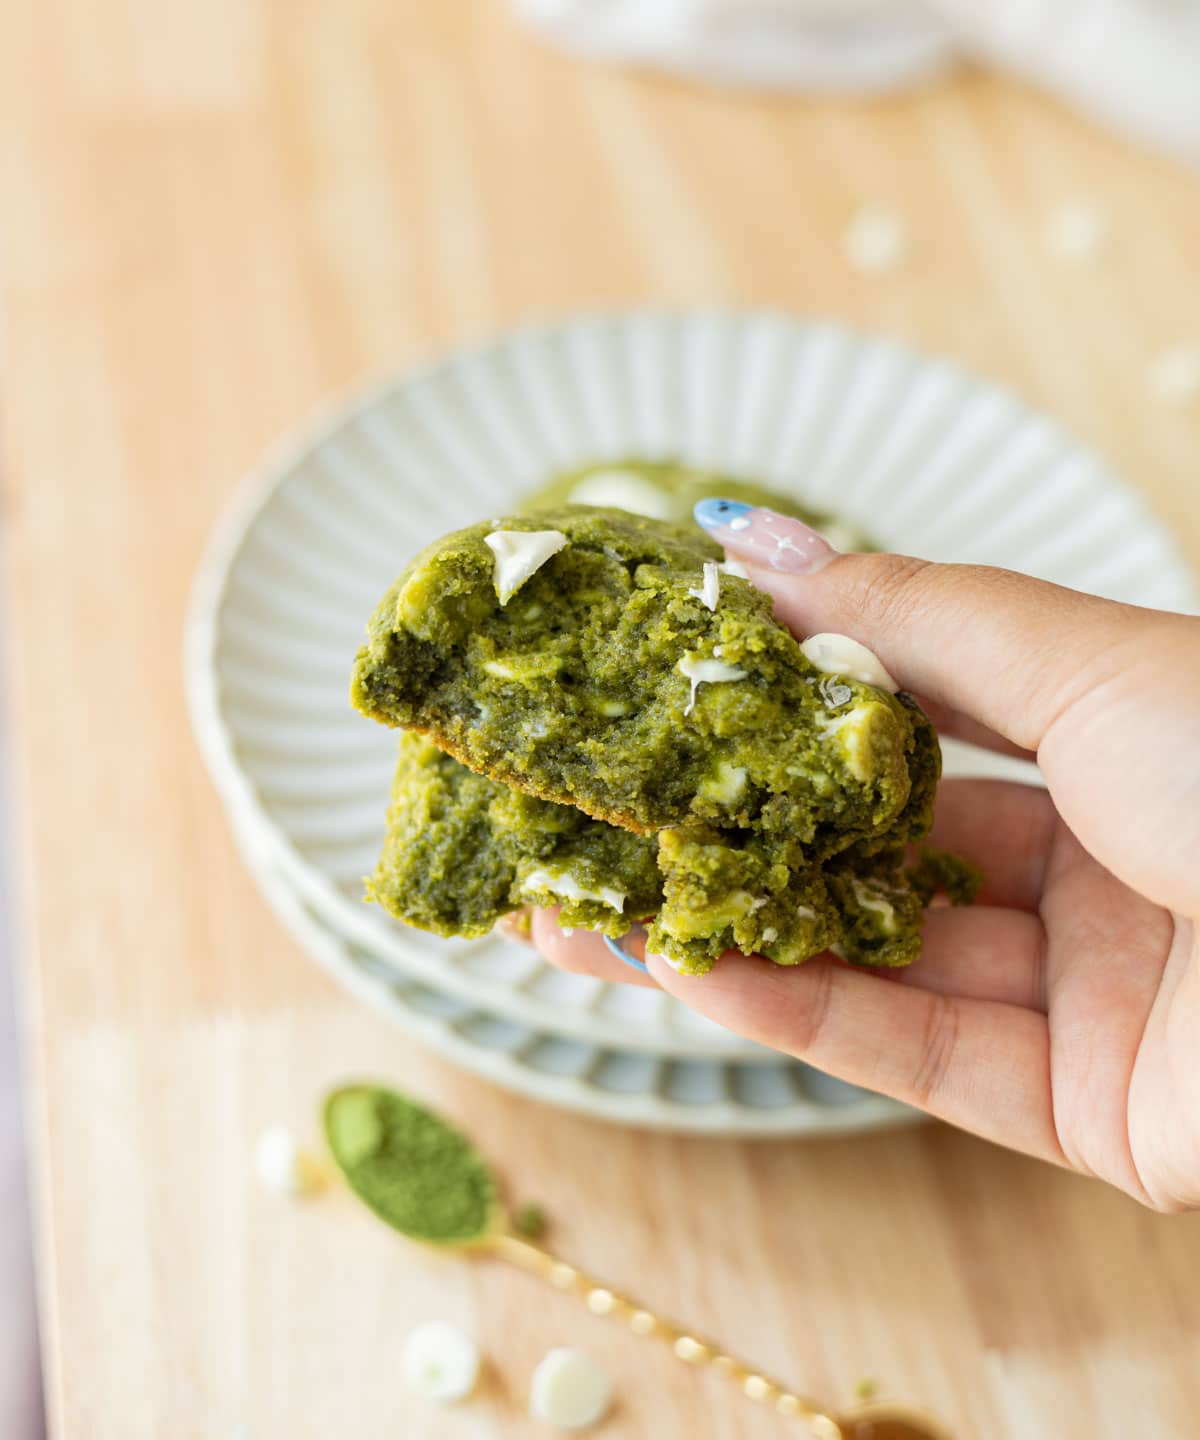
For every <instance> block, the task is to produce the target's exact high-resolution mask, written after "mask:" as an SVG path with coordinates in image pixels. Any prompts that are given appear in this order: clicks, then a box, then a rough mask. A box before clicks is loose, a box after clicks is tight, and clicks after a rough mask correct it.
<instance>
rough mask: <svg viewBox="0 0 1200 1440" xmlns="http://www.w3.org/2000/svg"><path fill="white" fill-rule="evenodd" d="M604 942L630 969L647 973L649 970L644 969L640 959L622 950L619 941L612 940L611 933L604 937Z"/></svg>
mask: <svg viewBox="0 0 1200 1440" xmlns="http://www.w3.org/2000/svg"><path fill="white" fill-rule="evenodd" d="M604 943H605V944H606V945H607V946H608V948H609V949H610V950H611V951H612V953H613V954H614V955H615V956H616V957H617V959H618V960H624V962H625V963H626V965H628V966H629V968H630V969H631V970H640V971H641V972H642V974H643V975H649V973H650V972H649V970H647V969H646V967H645V965H643V964H642V962H641V961H640V960H638V959H635V957H634V956H632V955H630V954H629V952H628V951H627V950H622V948H621V945H620V942H619V941H617V940H614V939H613V938H612V936H611V935H606V936H605V937H604Z"/></svg>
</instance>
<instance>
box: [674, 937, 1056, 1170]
mask: <svg viewBox="0 0 1200 1440" xmlns="http://www.w3.org/2000/svg"><path fill="white" fill-rule="evenodd" d="M646 960H647V964H648V966H649V968H650V973H651V974H652V975H653V976H654V978H655V980H657V981H658V983H659V984H660V985H661V986H662V988H663V989H664V990H666V991H668V992H669V993H670V994H672V995H675V996H677V997H678V998H679V999H680V1000H682V1001H683V1002H684V1004H686V1005H689V1006H690V1007H691V1008H692V1009H693V1010H697V1011H699V1013H700V1014H702V1015H707V1016H708V1017H709V1019H711V1020H715V1021H717V1023H718V1024H720V1025H724V1026H726V1027H727V1028H728V1029H730V1030H735V1031H736V1032H737V1033H738V1034H739V1035H745V1036H746V1037H747V1038H748V1039H751V1040H757V1041H758V1042H759V1043H760V1044H762V1045H766V1046H769V1047H770V1048H771V1049H774V1050H782V1051H783V1052H784V1053H785V1054H788V1055H794V1056H795V1057H796V1059H798V1060H805V1061H808V1062H809V1063H810V1064H813V1065H815V1066H816V1067H817V1068H818V1069H820V1070H824V1071H825V1072H826V1073H827V1074H830V1075H834V1076H836V1077H837V1078H838V1079H839V1080H845V1081H848V1082H849V1083H850V1084H852V1085H861V1086H863V1087H864V1088H866V1089H868V1090H875V1091H878V1092H880V1093H882V1094H884V1095H890V1096H892V1097H893V1098H894V1099H897V1100H902V1101H904V1102H905V1103H906V1104H909V1105H914V1106H916V1107H917V1108H918V1109H920V1110H924V1111H926V1112H927V1113H928V1114H930V1115H936V1116H938V1117H939V1118H940V1119H942V1120H948V1121H950V1123H951V1124H953V1125H958V1126H960V1127H961V1128H962V1129H964V1130H971V1131H973V1132H974V1133H975V1134H976V1135H982V1136H983V1137H984V1138H985V1139H988V1140H996V1141H999V1142H1000V1143H1001V1144H1004V1145H1008V1146H1010V1147H1012V1148H1014V1149H1018V1150H1023V1151H1025V1152H1026V1153H1027V1154H1029V1155H1036V1156H1039V1157H1040V1158H1041V1159H1043V1160H1050V1161H1053V1162H1054V1163H1056V1164H1059V1165H1062V1164H1065V1163H1066V1161H1065V1158H1064V1156H1063V1151H1062V1147H1061V1145H1060V1144H1059V1140H1058V1134H1057V1131H1056V1129H1055V1125H1054V1116H1053V1107H1052V1102H1051V1095H1050V1030H1049V1025H1048V1023H1047V1020H1046V1017H1045V1016H1044V1015H1042V1014H1040V1013H1038V1012H1037V1011H1035V1010H1028V1009H1025V1008H1024V1007H1022V1006H1019V1005H1010V1004H1005V1003H1003V1002H1000V1001H994V1000H975V999H967V998H964V997H962V996H959V995H952V994H945V993H940V992H936V991H933V990H922V989H918V988H916V987H915V986H906V985H896V984H894V983H893V982H892V981H890V980H889V979H887V978H886V977H885V976H882V975H877V974H873V973H872V972H870V971H868V970H857V969H853V968H852V967H850V966H846V965H839V964H837V963H836V962H835V961H833V960H832V959H829V958H828V957H818V958H817V959H815V960H810V961H808V962H807V963H806V964H804V965H799V966H796V967H794V968H790V969H783V968H780V967H778V966H774V965H764V964H763V963H762V961H761V960H755V959H750V958H747V957H746V956H744V955H737V954H732V953H730V954H726V955H724V956H723V957H722V958H721V959H720V960H719V961H718V962H717V965H716V968H715V969H714V970H712V971H711V972H710V973H709V974H708V975H705V976H701V977H696V976H688V975H679V974H677V973H676V972H675V971H674V970H673V969H672V968H671V966H670V965H669V964H668V963H667V962H666V961H665V960H663V959H662V958H661V957H659V956H655V955H648V956H647V957H646Z"/></svg>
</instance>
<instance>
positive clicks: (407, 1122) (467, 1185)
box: [324, 1085, 949, 1440]
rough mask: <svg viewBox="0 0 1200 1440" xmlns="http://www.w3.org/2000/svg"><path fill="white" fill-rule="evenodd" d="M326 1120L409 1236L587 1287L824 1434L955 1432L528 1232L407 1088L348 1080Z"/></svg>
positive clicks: (931, 1438)
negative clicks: (594, 1271) (804, 1391)
mask: <svg viewBox="0 0 1200 1440" xmlns="http://www.w3.org/2000/svg"><path fill="white" fill-rule="evenodd" d="M324 1121H325V1137H326V1140H327V1142H328V1145H329V1150H330V1153H331V1155H332V1157H333V1161H334V1164H335V1165H336V1166H337V1168H338V1170H339V1171H340V1172H341V1174H342V1176H343V1177H344V1178H345V1180H346V1183H347V1184H348V1185H349V1187H350V1189H351V1190H353V1192H354V1193H355V1194H356V1195H357V1196H358V1198H359V1199H360V1200H361V1201H362V1202H363V1203H364V1204H365V1205H366V1206H367V1207H368V1208H369V1209H371V1210H373V1211H374V1212H375V1214H376V1215H377V1216H378V1217H379V1218H380V1219H381V1220H383V1221H384V1222H385V1224H388V1225H390V1226H391V1227H392V1229H394V1230H398V1231H399V1232H400V1233H401V1234H402V1235H406V1236H407V1237H408V1238H409V1239H410V1240H417V1241H420V1242H421V1243H422V1244H426V1245H437V1246H441V1247H444V1248H447V1249H461V1250H464V1251H474V1252H475V1253H477V1254H487V1255H490V1256H493V1257H495V1258H497V1259H500V1260H507V1261H508V1262H509V1263H510V1264H513V1265H517V1266H519V1267H520V1268H521V1269H523V1270H529V1271H532V1272H533V1273H534V1274H535V1275H538V1276H540V1277H541V1278H542V1279H543V1280H545V1281H547V1282H548V1283H549V1284H550V1285H552V1286H553V1287H554V1288H555V1289H557V1290H563V1291H569V1292H573V1293H574V1294H576V1295H578V1296H579V1297H580V1299H581V1300H582V1301H583V1302H584V1304H585V1305H586V1306H587V1308H588V1309H589V1310H590V1311H591V1312H592V1313H593V1314H594V1315H609V1316H612V1317H613V1318H614V1319H616V1320H619V1321H621V1322H622V1323H623V1324H625V1325H626V1326H627V1327H628V1328H629V1329H630V1330H632V1331H633V1333H634V1334H635V1335H641V1336H645V1337H647V1338H650V1339H655V1340H658V1341H660V1342H661V1343H664V1344H666V1345H669V1346H670V1348H671V1349H672V1350H673V1351H674V1353H675V1355H676V1356H677V1357H678V1358H679V1359H680V1360H683V1361H685V1362H687V1363H688V1364H690V1365H708V1366H711V1367H712V1368H713V1369H714V1370H717V1371H718V1372H719V1373H720V1374H722V1375H724V1376H726V1377H727V1378H728V1379H729V1380H731V1381H733V1383H734V1384H735V1385H737V1386H738V1387H739V1388H740V1389H741V1391H742V1393H743V1394H744V1395H746V1396H747V1397H748V1398H749V1399H751V1400H756V1401H758V1402H760V1403H761V1404H764V1405H769V1406H771V1407H772V1408H773V1409H774V1410H775V1411H776V1412H777V1413H778V1414H780V1415H784V1416H791V1417H794V1418H796V1419H799V1420H802V1421H804V1422H806V1424H807V1426H808V1429H809V1433H810V1434H811V1435H813V1436H816V1437H818V1440H949V1437H948V1435H947V1432H946V1431H945V1430H943V1429H942V1428H940V1427H939V1426H938V1425H936V1424H935V1423H934V1422H933V1421H932V1420H930V1419H929V1418H928V1417H927V1416H924V1415H921V1414H919V1413H917V1412H915V1411H910V1410H905V1409H901V1408H898V1407H896V1406H892V1405H884V1404H879V1403H873V1404H866V1405H860V1406H857V1407H855V1408H854V1409H853V1410H851V1411H847V1412H846V1413H844V1414H841V1415H835V1414H834V1413H833V1412H832V1411H830V1410H827V1409H825V1408H824V1407H822V1406H821V1405H819V1404H818V1403H817V1402H816V1401H815V1400H812V1399H810V1398H809V1397H807V1396H804V1395H801V1394H799V1393H797V1392H796V1391H794V1390H791V1389H789V1388H788V1387H787V1386H786V1385H783V1384H782V1383H780V1382H779V1381H777V1380H772V1379H771V1378H770V1377H769V1376H767V1375H764V1374H763V1373H762V1372H761V1371H760V1370H758V1369H756V1368H755V1367H754V1366H752V1365H748V1364H746V1363H745V1362H744V1361H742V1360H738V1359H736V1358H735V1357H734V1356H732V1355H729V1354H727V1353H726V1352H724V1351H723V1350H722V1349H721V1347H720V1346H719V1345H716V1344H715V1343H713V1342H712V1341H709V1340H705V1339H702V1338H701V1337H700V1336H698V1335H696V1334H695V1333H694V1332H693V1331H690V1330H687V1329H684V1328H683V1327H681V1326H679V1325H677V1324H676V1323H675V1322H673V1321H670V1320H665V1319H663V1318H662V1317H661V1316H659V1315H655V1314H654V1313H653V1312H651V1311H649V1310H647V1309H645V1308H644V1307H643V1306H641V1305H639V1304H637V1303H636V1302H635V1301H633V1300H630V1299H627V1298H626V1297H625V1296H623V1295H619V1294H617V1293H616V1292H615V1291H613V1290H611V1289H610V1288H609V1287H608V1286H607V1285H604V1284H602V1283H601V1282H600V1281H598V1280H594V1279H592V1278H591V1277H590V1276H588V1275H585V1274H584V1273H583V1272H582V1271H580V1270H577V1269H576V1268H575V1266H573V1265H569V1264H567V1263H566V1262H565V1261H562V1260H559V1259H557V1258H556V1257H555V1256H554V1255H552V1254H550V1252H549V1251H547V1250H545V1249H543V1248H542V1246H540V1245H537V1244H534V1243H533V1241H532V1240H528V1239H524V1238H522V1236H520V1235H518V1234H516V1233H515V1231H514V1228H513V1224H512V1221H511V1219H510V1217H509V1215H508V1213H507V1211H506V1210H505V1208H504V1206H503V1205H502V1204H501V1201H500V1196H499V1190H498V1187H497V1185H496V1181H495V1179H494V1177H493V1175H492V1172H491V1171H490V1170H489V1168H488V1166H487V1164H486V1162H485V1161H484V1159H483V1157H482V1156H481V1155H480V1154H479V1152H478V1151H477V1150H476V1149H475V1147H474V1145H472V1144H471V1142H470V1141H469V1140H468V1139H467V1137H466V1136H465V1135H463V1134H461V1133H460V1132H459V1131H458V1130H456V1129H454V1127H453V1126H451V1125H449V1124H447V1123H446V1121H444V1120H442V1119H441V1118H440V1117H438V1116H437V1115H435V1114H433V1113H432V1112H431V1111H429V1110H426V1109H424V1108H423V1107H422V1106H420V1105H417V1104H415V1103H414V1102H413V1101H412V1100H409V1099H408V1098H407V1097H406V1096H404V1095H401V1094H398V1093H397V1092H396V1091H394V1090H387V1089H384V1088H382V1087H380V1086H376V1085H348V1086H345V1087H343V1088H341V1089H338V1090H335V1091H334V1092H333V1093H332V1094H331V1095H330V1096H329V1097H328V1099H327V1100H326V1102H325V1113H324Z"/></svg>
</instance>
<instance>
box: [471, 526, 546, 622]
mask: <svg viewBox="0 0 1200 1440" xmlns="http://www.w3.org/2000/svg"><path fill="white" fill-rule="evenodd" d="M483 543H484V544H485V545H486V546H487V547H488V549H489V550H490V551H491V552H492V554H493V555H494V556H495V557H496V561H495V566H494V569H493V575H492V578H493V581H494V583H495V586H496V594H497V595H498V596H499V598H500V603H501V605H507V604H508V602H509V601H510V600H511V599H512V597H513V596H514V595H515V594H516V593H517V591H518V590H519V589H520V588H521V586H522V585H524V583H525V582H526V580H528V579H529V577H530V576H531V575H536V574H537V572H538V571H539V570H540V569H541V568H542V566H543V565H544V564H545V563H546V561H547V560H549V559H550V557H551V555H557V554H558V552H559V551H560V550H561V549H562V548H563V546H564V545H565V544H566V543H567V537H566V536H565V535H564V534H563V533H562V531H561V530H493V531H492V533H491V534H490V535H485V536H484V542H483Z"/></svg>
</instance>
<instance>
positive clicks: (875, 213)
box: [842, 205, 908, 273]
mask: <svg viewBox="0 0 1200 1440" xmlns="http://www.w3.org/2000/svg"><path fill="white" fill-rule="evenodd" d="M907 248H908V232H907V230H906V229H905V225H904V221H903V219H901V217H900V216H899V215H897V214H896V212H895V211H894V210H887V209H885V208H884V207H883V206H882V205H864V206H863V207H862V209H861V210H859V211H858V212H857V213H856V214H855V215H854V217H853V218H852V219H851V221H850V224H849V225H848V226H847V227H846V233H845V235H844V236H843V237H842V249H843V251H844V252H845V256H846V259H847V260H848V261H849V262H850V264H851V265H853V266H854V268H855V269H856V270H860V271H863V272H865V273H876V272H878V271H882V270H891V269H894V268H895V266H897V265H899V264H900V262H901V261H902V260H903V259H904V255H905V251H906V250H907Z"/></svg>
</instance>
